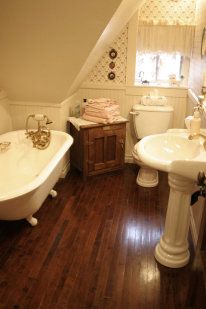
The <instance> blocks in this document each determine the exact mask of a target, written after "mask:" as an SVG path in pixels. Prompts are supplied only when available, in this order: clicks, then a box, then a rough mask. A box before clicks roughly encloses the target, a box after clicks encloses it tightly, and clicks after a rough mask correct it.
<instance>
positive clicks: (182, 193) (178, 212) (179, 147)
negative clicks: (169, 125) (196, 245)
mask: <svg viewBox="0 0 206 309" xmlns="http://www.w3.org/2000/svg"><path fill="white" fill-rule="evenodd" d="M136 147H137V148H136V151H137V152H138V155H139V157H140V159H141V160H142V161H143V162H144V163H145V164H147V165H148V166H150V167H153V168H155V169H159V170H162V171H165V172H168V182H169V186H170V196H169V201H168V208H167V214H166V221H165V229H164V233H163V235H162V237H161V239H160V241H159V243H158V244H157V246H156V248H155V258H156V259H157V261H158V262H160V263H161V264H162V265H164V266H167V267H172V268H178V267H183V266H185V265H186V264H187V263H188V261H189V257H190V253H189V250H188V240H187V239H188V230H189V219H190V218H189V207H190V198H191V194H192V192H193V191H194V189H195V181H196V179H197V174H198V172H199V171H200V170H203V171H204V172H206V151H205V149H204V147H203V140H202V139H201V138H199V139H195V140H189V139H188V134H187V133H185V132H181V133H176V132H175V133H164V134H157V135H150V136H147V137H145V138H143V139H142V140H141V141H140V142H139V143H138V144H137V145H136Z"/></svg>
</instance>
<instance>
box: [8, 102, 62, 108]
mask: <svg viewBox="0 0 206 309" xmlns="http://www.w3.org/2000/svg"><path fill="white" fill-rule="evenodd" d="M10 105H15V106H33V107H34V106H38V107H39V106H41V107H52V108H61V107H62V105H63V104H62V103H45V102H27V101H10Z"/></svg>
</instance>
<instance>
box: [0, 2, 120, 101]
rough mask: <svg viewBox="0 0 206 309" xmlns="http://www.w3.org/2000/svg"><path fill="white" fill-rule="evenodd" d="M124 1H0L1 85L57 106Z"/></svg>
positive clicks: (14, 95) (12, 94)
mask: <svg viewBox="0 0 206 309" xmlns="http://www.w3.org/2000/svg"><path fill="white" fill-rule="evenodd" d="M121 2H122V0H112V1H111V0H104V1H102V0H95V1H94V0H87V1H82V0H75V1H72V0H35V1H34V0H12V1H8V0H0V29H1V30H0V42H1V48H0V68H1V70H0V86H1V87H2V88H3V89H5V90H6V92H7V94H8V97H9V98H10V99H11V100H18V101H19V100H20V101H32V102H33V101H37V102H53V103H54V102H61V101H62V100H64V99H65V98H66V94H67V91H68V89H69V87H70V86H71V84H72V83H73V80H74V79H75V77H76V75H77V74H78V72H79V71H80V69H81V67H82V66H83V64H84V62H85V60H86V59H87V57H88V55H89V53H90V52H91V50H92V49H93V47H94V45H95V44H96V42H97V40H98V39H99V37H100V35H101V34H102V32H103V30H104V29H105V27H106V25H107V24H108V22H109V20H110V19H111V17H112V15H113V14H114V12H115V11H116V9H117V8H118V6H119V4H120V3H121Z"/></svg>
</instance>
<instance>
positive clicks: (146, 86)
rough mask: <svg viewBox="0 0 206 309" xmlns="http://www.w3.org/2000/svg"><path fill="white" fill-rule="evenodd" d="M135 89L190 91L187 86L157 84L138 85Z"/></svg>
mask: <svg viewBox="0 0 206 309" xmlns="http://www.w3.org/2000/svg"><path fill="white" fill-rule="evenodd" d="M134 87H141V88H142V87H143V88H160V89H161V88H163V89H186V90H187V89H188V87H187V86H182V85H181V86H176V85H175V86H171V85H169V84H161V85H160V84H157V83H149V84H148V85H147V84H140V83H137V84H135V85H134Z"/></svg>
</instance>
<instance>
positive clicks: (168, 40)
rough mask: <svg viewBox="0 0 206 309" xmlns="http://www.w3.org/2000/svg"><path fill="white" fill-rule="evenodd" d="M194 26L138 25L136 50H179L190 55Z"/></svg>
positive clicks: (185, 54)
mask: <svg viewBox="0 0 206 309" xmlns="http://www.w3.org/2000/svg"><path fill="white" fill-rule="evenodd" d="M194 29H195V27H194V26H189V25H188V26H187V25H186V26H180V25H139V26H138V31H137V50H138V51H140V52H168V53H171V52H180V53H181V54H182V55H184V56H188V57H190V55H191V50H192V46H193V38H194Z"/></svg>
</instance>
